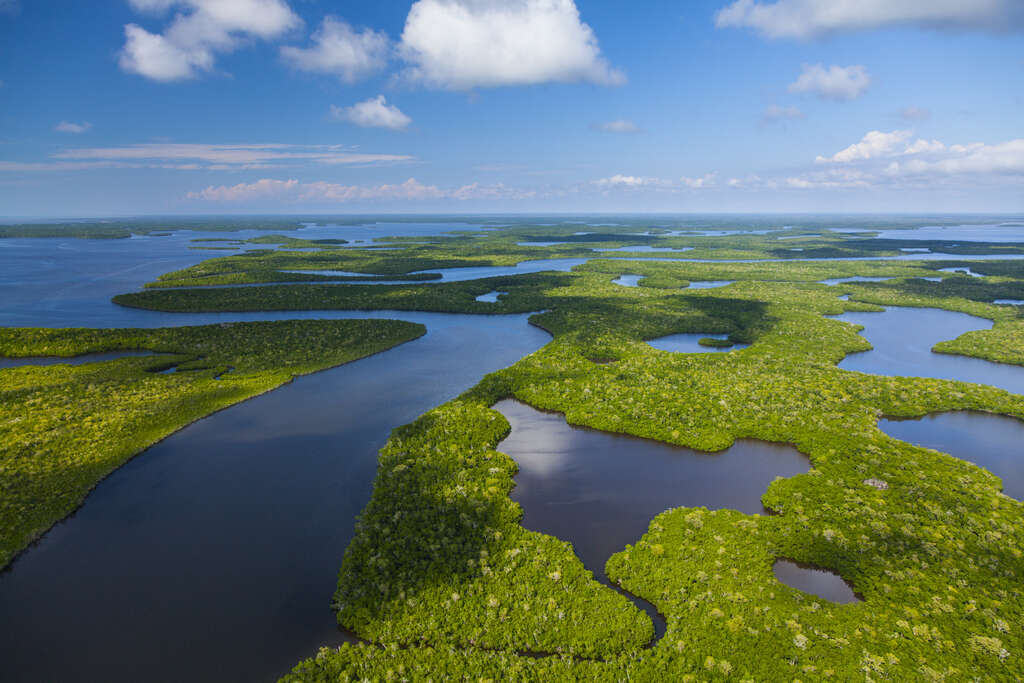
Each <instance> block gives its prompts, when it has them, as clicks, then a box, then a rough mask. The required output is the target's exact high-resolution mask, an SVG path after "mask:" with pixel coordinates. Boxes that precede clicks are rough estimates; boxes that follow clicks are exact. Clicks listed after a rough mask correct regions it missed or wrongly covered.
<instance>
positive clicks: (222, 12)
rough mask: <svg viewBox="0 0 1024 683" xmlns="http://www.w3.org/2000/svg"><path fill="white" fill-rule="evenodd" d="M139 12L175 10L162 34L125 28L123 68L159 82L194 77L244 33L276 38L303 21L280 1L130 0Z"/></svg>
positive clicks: (121, 55)
mask: <svg viewBox="0 0 1024 683" xmlns="http://www.w3.org/2000/svg"><path fill="white" fill-rule="evenodd" d="M130 2H131V4H132V6H133V7H134V8H135V9H136V10H139V11H141V12H148V13H158V12H166V11H167V10H170V9H177V10H179V11H178V13H177V14H175V16H174V19H173V20H172V21H171V23H170V24H169V25H168V27H167V28H166V30H165V31H164V32H163V33H150V32H149V31H147V30H146V29H144V28H142V27H141V26H139V25H137V24H127V25H126V26H125V27H124V33H125V44H124V47H123V48H122V49H121V53H120V56H119V63H120V65H121V69H123V70H124V71H126V72H128V73H134V74H138V75H140V76H143V77H145V78H149V79H151V80H155V81H160V82H170V81H179V80H184V79H188V78H194V77H196V76H197V75H198V74H199V73H200V72H203V71H210V70H211V69H213V67H214V62H215V55H216V53H218V52H231V51H232V50H234V49H235V48H236V47H237V46H238V44H239V42H240V41H242V40H244V39H247V38H259V39H263V40H270V39H274V38H278V37H280V36H281V35H283V34H285V33H286V32H288V31H290V30H291V29H293V28H296V27H297V26H299V25H300V24H301V23H302V22H301V20H300V19H299V17H298V16H297V15H296V14H295V13H294V12H292V10H291V8H290V7H289V6H288V5H287V3H285V2H284V0H130Z"/></svg>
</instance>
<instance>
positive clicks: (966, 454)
mask: <svg viewBox="0 0 1024 683" xmlns="http://www.w3.org/2000/svg"><path fill="white" fill-rule="evenodd" d="M878 428H879V429H881V430H882V431H883V432H885V433H886V434H888V435H889V436H891V437H893V438H894V439H899V440H900V441H906V442H907V443H912V444H914V445H916V446H923V447H924V448H931V449H933V450H936V451H942V452H943V453H948V454H950V455H952V456H954V457H956V458H960V459H962V460H967V461H968V462H973V463H974V464H975V465H978V466H979V467H984V468H985V469H986V470H988V471H989V472H991V473H993V474H995V475H996V476H997V477H999V478H1001V479H1002V480H1003V492H1004V493H1005V494H1006V495H1008V496H1010V497H1011V498H1016V499H1017V500H1024V448H1022V444H1024V422H1022V421H1020V420H1016V419H1014V418H1012V417H1006V416H1003V415H990V414H987V413H972V412H952V413H939V414H937V415H928V416H927V417H922V418H920V419H916V420H897V419H884V420H879V422H878Z"/></svg>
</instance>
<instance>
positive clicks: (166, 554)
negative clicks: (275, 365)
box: [0, 312, 550, 683]
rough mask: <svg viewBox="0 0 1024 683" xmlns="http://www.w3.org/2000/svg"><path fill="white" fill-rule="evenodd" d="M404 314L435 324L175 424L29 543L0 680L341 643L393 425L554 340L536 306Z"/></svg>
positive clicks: (269, 662) (299, 654) (164, 669)
mask: <svg viewBox="0 0 1024 683" xmlns="http://www.w3.org/2000/svg"><path fill="white" fill-rule="evenodd" d="M183 317H186V318H187V317H189V316H183ZM274 317H277V318H288V317H294V316H292V315H290V314H284V315H282V314H277V315H276V316H274ZM391 317H399V318H401V319H405V320H410V321H414V322H422V323H424V324H426V325H427V329H428V332H427V334H426V336H424V337H421V338H420V339H417V340H415V341H412V342H409V343H407V344H404V345H402V346H399V347H397V348H395V349H392V350H390V351H388V352H386V353H383V354H379V355H377V356H373V357H370V358H366V359H363V360H360V361H357V362H355V363H351V364H349V365H345V366H342V367H339V368H336V369H333V370H328V371H325V372H321V373H317V374H315V375H310V376H308V377H300V378H298V379H296V380H295V381H294V382H292V383H291V384H289V385H286V386H284V387H281V388H280V389H277V390H276V391H273V392H271V393H269V394H265V395H263V396H259V397H257V398H254V399H252V400H250V401H247V402H245V403H242V404H239V405H237V406H234V407H232V408H230V409H228V410H225V411H222V412H220V413H217V414H215V415H212V416H210V417H208V418H206V419H204V420H201V421H199V422H197V423H195V424H193V425H192V426H190V427H188V428H186V429H184V430H182V431H180V432H178V433H176V434H174V435H173V436H171V437H170V438H168V439H166V440H164V441H162V442H161V443H159V444H157V445H155V446H153V447H152V448H150V449H149V450H147V451H146V452H145V453H143V454H142V455H140V456H139V457H138V458H136V459H134V460H132V461H131V462H129V463H127V464H126V465H125V466H124V467H122V468H120V469H119V470H117V471H116V472H114V473H113V474H112V475H111V476H110V477H108V478H107V479H106V480H104V481H103V482H101V483H100V485H99V486H98V487H97V488H96V490H95V491H93V492H92V494H91V495H90V496H89V497H88V498H87V499H86V502H85V505H84V506H83V507H82V508H81V509H80V510H79V511H78V512H77V513H76V514H75V515H74V516H73V517H71V518H69V519H68V520H66V521H65V522H63V523H61V524H58V525H57V526H56V527H54V528H53V529H52V530H51V531H50V532H49V533H47V534H46V535H45V536H44V537H43V538H42V540H41V541H40V542H39V543H38V544H37V545H36V546H34V547H32V548H30V549H29V550H28V551H27V552H26V553H24V554H23V555H21V556H20V557H19V558H18V559H17V560H15V562H14V563H13V564H12V565H11V568H10V570H9V571H6V572H4V573H2V574H0V618H2V621H3V624H4V627H3V628H0V662H2V664H0V670H2V671H3V673H2V674H0V679H2V680H3V681H4V683H15V682H21V681H125V682H129V681H131V682H135V681H140V680H146V681H157V680H161V681H218V682H221V681H246V682H248V681H258V680H273V679H275V678H276V677H277V676H279V675H283V674H284V673H286V672H287V671H288V670H290V669H291V667H293V666H294V665H295V662H297V661H299V660H301V659H304V658H306V657H310V656H313V655H314V654H316V651H317V649H318V648H319V647H320V646H322V645H338V644H339V643H340V642H341V641H342V639H343V636H342V634H341V633H339V632H338V630H337V626H336V623H335V618H334V614H333V613H332V611H331V609H330V596H331V594H332V592H333V591H334V588H335V583H336V580H337V575H338V567H339V566H340V565H341V557H342V553H343V552H344V550H345V548H346V546H347V545H348V543H349V541H350V540H351V538H352V533H353V529H354V524H355V518H356V516H357V515H358V514H359V512H360V510H361V509H362V508H363V506H364V505H365V504H366V502H367V501H368V499H369V496H370V491H371V487H372V484H373V477H374V475H375V473H376V466H377V451H378V450H379V449H380V447H381V446H383V445H384V442H385V440H386V439H387V437H388V434H389V433H390V431H391V430H392V429H393V428H394V427H396V426H398V425H402V424H406V423H408V422H411V421H412V420H414V419H415V418H417V417H418V416H419V415H421V414H423V413H424V412H426V411H427V410H429V409H431V408H433V407H434V406H436V405H438V404H440V403H443V402H444V401H447V400H449V399H451V398H454V397H455V396H457V395H458V394H460V393H461V392H462V391H464V390H466V389H467V388H469V387H471V386H472V385H473V384H475V383H476V382H478V381H479V380H480V378H481V377H482V376H483V375H485V374H486V373H488V372H493V371H495V370H498V369H500V368H502V367H506V366H508V365H511V364H512V363H514V362H516V361H517V360H519V359H520V358H522V357H523V356H524V355H527V354H529V353H532V352H533V351H535V350H537V349H538V348H539V347H540V346H542V345H543V344H545V343H546V342H547V341H548V340H549V339H550V337H549V336H548V335H547V334H545V333H544V332H542V331H541V330H540V329H538V328H536V327H533V326H531V325H529V324H527V317H528V316H525V315H516V316H465V315H443V314H417V313H407V312H403V313H400V314H396V315H393V316H391ZM11 624H17V627H16V628H12V627H9V625H11ZM55 649H56V650H55ZM55 651H57V652H59V655H56V656H55Z"/></svg>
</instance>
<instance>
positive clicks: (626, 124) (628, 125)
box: [594, 119, 640, 133]
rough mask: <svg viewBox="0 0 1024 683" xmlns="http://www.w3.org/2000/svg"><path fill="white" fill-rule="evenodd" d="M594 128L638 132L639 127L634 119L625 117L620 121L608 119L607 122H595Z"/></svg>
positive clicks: (617, 131)
mask: <svg viewBox="0 0 1024 683" xmlns="http://www.w3.org/2000/svg"><path fill="white" fill-rule="evenodd" d="M594 128H595V129H597V130H601V131H604V132H606V133H636V132H637V131H638V130H640V129H639V128H637V127H636V124H635V123H633V122H632V121H627V120H625V119H619V120H618V121H607V122H605V123H595V124H594Z"/></svg>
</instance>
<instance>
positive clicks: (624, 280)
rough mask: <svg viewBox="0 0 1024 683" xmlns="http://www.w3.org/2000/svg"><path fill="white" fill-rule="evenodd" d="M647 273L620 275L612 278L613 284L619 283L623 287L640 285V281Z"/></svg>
mask: <svg viewBox="0 0 1024 683" xmlns="http://www.w3.org/2000/svg"><path fill="white" fill-rule="evenodd" d="M645 277H647V276H646V275H620V276H619V277H617V278H615V279H614V280H612V284H616V285H619V286H621V287H639V286H640V281H641V280H643V279H644V278H645Z"/></svg>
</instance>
